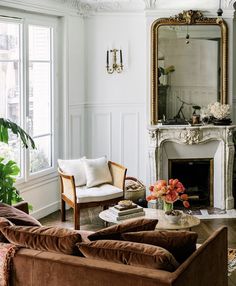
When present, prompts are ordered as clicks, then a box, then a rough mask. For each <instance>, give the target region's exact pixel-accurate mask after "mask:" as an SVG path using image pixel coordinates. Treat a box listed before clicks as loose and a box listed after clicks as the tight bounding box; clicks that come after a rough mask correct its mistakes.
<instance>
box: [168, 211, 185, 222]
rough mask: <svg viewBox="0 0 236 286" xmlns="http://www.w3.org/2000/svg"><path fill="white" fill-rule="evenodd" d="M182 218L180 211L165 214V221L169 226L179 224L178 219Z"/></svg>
mask: <svg viewBox="0 0 236 286" xmlns="http://www.w3.org/2000/svg"><path fill="white" fill-rule="evenodd" d="M181 217H182V212H180V211H174V210H172V211H166V212H165V219H166V220H168V222H169V223H171V224H177V223H179V221H180V219H181Z"/></svg>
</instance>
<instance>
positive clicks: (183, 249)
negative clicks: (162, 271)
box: [122, 230, 198, 263]
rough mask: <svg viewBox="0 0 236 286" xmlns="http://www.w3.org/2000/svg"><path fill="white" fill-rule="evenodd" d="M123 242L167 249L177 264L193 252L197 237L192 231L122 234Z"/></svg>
mask: <svg viewBox="0 0 236 286" xmlns="http://www.w3.org/2000/svg"><path fill="white" fill-rule="evenodd" d="M122 238H123V239H124V240H128V241H133V242H139V243H147V244H152V245H155V246H160V247H163V248H165V249H167V250H168V251H169V252H170V253H172V254H173V255H174V257H175V258H176V260H177V261H178V262H179V263H182V262H183V261H185V260H186V259H187V258H188V257H189V256H190V255H191V254H192V253H193V252H194V251H195V250H196V243H197V238H198V235H197V233H195V232H192V231H158V230H157V231H140V232H127V233H123V234H122Z"/></svg>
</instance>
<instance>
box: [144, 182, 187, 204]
mask: <svg viewBox="0 0 236 286" xmlns="http://www.w3.org/2000/svg"><path fill="white" fill-rule="evenodd" d="M168 183H169V184H168V185H167V181H166V180H158V181H156V182H155V183H154V184H153V185H151V186H150V187H149V190H150V192H151V194H150V195H149V196H148V197H147V200H148V201H149V200H155V199H158V198H161V199H163V200H164V201H166V202H167V203H174V202H175V201H177V200H181V201H183V204H184V206H185V207H186V208H188V207H189V206H190V205H189V202H188V201H187V200H188V195H187V194H184V191H185V188H184V186H183V184H182V183H181V182H180V181H179V180H178V179H170V180H169V181H168Z"/></svg>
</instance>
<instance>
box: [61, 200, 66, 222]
mask: <svg viewBox="0 0 236 286" xmlns="http://www.w3.org/2000/svg"><path fill="white" fill-rule="evenodd" d="M65 220H66V203H65V201H64V200H63V199H62V200H61V221H65Z"/></svg>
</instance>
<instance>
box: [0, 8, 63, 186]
mask: <svg viewBox="0 0 236 286" xmlns="http://www.w3.org/2000/svg"><path fill="white" fill-rule="evenodd" d="M1 14H2V15H4V16H5V17H1V18H0V19H1V21H6V22H12V23H13V22H15V23H19V24H20V32H19V34H20V55H19V62H20V65H21V71H20V79H19V80H20V81H21V97H20V102H21V118H20V119H21V127H22V128H24V129H25V130H26V131H27V132H28V111H29V109H28V105H29V92H28V84H27V83H28V80H29V70H28V68H27V66H28V63H29V50H28V27H29V26H30V25H35V26H42V27H50V30H51V32H50V33H51V37H50V41H51V42H50V45H51V50H50V55H51V59H50V67H51V72H50V81H51V87H50V89H51V94H50V96H51V98H50V100H51V114H50V117H51V132H50V133H51V163H52V164H51V165H52V166H51V167H49V168H46V169H44V170H41V171H38V172H35V173H30V157H29V150H28V149H25V148H21V158H22V162H21V166H20V168H21V172H22V174H21V175H22V177H21V178H19V179H17V181H16V186H17V187H21V188H22V187H23V188H25V187H29V186H32V183H35V184H37V183H39V182H42V180H43V181H45V180H48V179H51V178H54V177H55V175H56V171H57V168H56V166H57V164H56V159H55V158H57V157H58V153H59V150H58V146H57V144H56V142H58V128H59V125H58V115H59V101H58V97H59V92H58V91H59V89H58V84H59V81H58V66H59V64H58V59H59V57H58V51H57V47H58V35H57V31H58V25H59V17H56V16H52V15H50V16H48V15H38V14H33V13H30V12H22V11H15V10H10V11H9V10H8V9H6V10H4V9H3V10H2V11H1Z"/></svg>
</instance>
